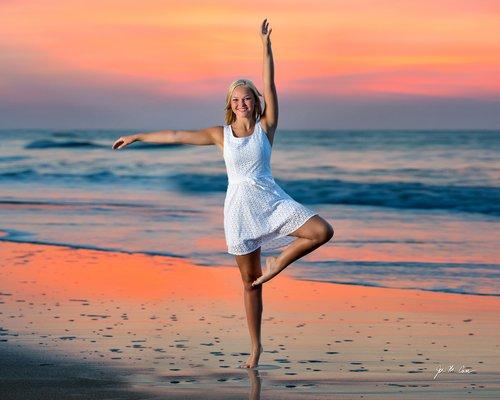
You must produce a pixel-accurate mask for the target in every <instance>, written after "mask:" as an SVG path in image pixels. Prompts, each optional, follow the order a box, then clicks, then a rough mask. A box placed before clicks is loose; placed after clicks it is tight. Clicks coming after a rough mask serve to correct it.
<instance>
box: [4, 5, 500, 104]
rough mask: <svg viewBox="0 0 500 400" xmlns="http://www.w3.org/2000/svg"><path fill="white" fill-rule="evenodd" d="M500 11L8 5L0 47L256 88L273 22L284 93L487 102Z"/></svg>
mask: <svg viewBox="0 0 500 400" xmlns="http://www.w3.org/2000/svg"><path fill="white" fill-rule="evenodd" d="M499 11H500V4H499V3H498V2H496V1H475V2H470V1H467V0H453V1H451V0H446V1H441V2H431V1H423V2H415V1H401V2H396V3H395V2H393V1H389V0H385V1H378V2H376V4H374V3H371V2H370V3H367V2H366V1H352V2H345V1H330V0H328V1H315V2H310V1H303V0H300V1H286V2H285V1H270V2H269V1H262V0H258V1H253V2H251V3H247V4H242V5H238V7H235V6H231V7H229V6H228V4H227V3H226V2H222V1H208V2H203V4H202V5H200V3H199V2H195V1H182V2H181V1H166V2H165V1H148V2H147V3H146V4H141V5H140V4H139V3H138V2H136V1H131V0H108V1H105V2H102V1H96V0H87V1H82V0H67V1H65V2H60V1H54V0H53V1H44V2H37V1H34V0H33V1H28V0H26V1H8V2H2V4H1V5H0V13H1V15H3V16H4V17H3V18H2V21H0V22H1V24H0V46H1V47H5V46H8V48H10V49H14V50H15V51H14V52H13V53H8V54H19V52H22V53H26V54H29V53H35V54H43V56H44V57H43V58H44V59H45V60H46V62H47V65H40V64H36V65H29V66H25V68H28V69H30V70H31V71H32V73H33V74H37V73H38V71H40V70H44V68H47V66H48V65H50V66H51V68H53V69H54V72H56V71H61V70H65V71H71V72H73V73H75V72H76V73H78V72H79V71H81V72H82V73H85V74H86V75H88V74H89V73H95V74H96V76H97V75H99V76H102V75H103V74H104V75H106V74H109V75H110V76H116V77H117V78H119V79H120V80H121V79H128V80H129V81H130V82H140V81H141V80H144V79H146V80H148V79H149V80H155V81H159V82H162V81H164V82H165V85H161V84H159V85H158V88H157V89H156V90H157V91H158V92H159V93H164V94H180V95H187V96H196V95H198V94H201V95H206V94H210V93H214V92H219V91H221V90H225V89H226V87H227V84H228V83H229V82H230V81H231V80H232V79H235V78H236V77H240V76H245V77H249V78H251V79H255V80H256V81H257V83H260V76H261V68H262V66H261V64H262V61H261V57H262V50H261V45H260V42H259V34H258V33H259V32H258V29H259V24H260V22H261V20H262V19H263V18H265V17H267V18H269V20H270V21H271V25H272V27H273V33H272V38H273V49H274V55H275V63H276V80H277V84H278V87H279V90H280V91H281V92H285V93H294V92H296V93H306V94H307V93H309V94H311V93H317V91H318V90H319V91H320V92H321V93H324V94H336V93H341V94H345V95H360V94H364V95H370V94H372V93H385V92H386V93H400V94H418V95H422V94H424V95H430V96H464V95H465V96H476V97H477V96H479V97H481V96H491V95H492V94H493V95H498V93H499V92H500V79H499V78H500V76H499V75H500V74H499V73H498V72H496V71H500V68H499V67H500V57H499V54H500V41H498V40H497V38H498V37H500V27H499V24H498V21H497V18H496V15H498V12H499ZM4 57H5V58H7V57H8V55H5V56H4ZM4 57H3V58H4ZM28 58H29V57H28ZM17 62H18V64H19V63H22V62H23V59H19V60H17ZM5 72H8V71H4V78H3V79H6V80H8V79H9V75H8V73H7V74H5ZM325 82H326V83H325ZM193 83H196V84H195V85H193Z"/></svg>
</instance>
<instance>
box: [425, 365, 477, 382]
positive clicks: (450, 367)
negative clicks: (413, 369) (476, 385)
mask: <svg viewBox="0 0 500 400" xmlns="http://www.w3.org/2000/svg"><path fill="white" fill-rule="evenodd" d="M443 372H444V373H446V372H448V373H458V374H470V373H471V372H474V370H473V369H471V368H469V367H466V366H465V365H461V366H460V368H458V370H455V366H454V365H453V364H452V365H448V368H447V369H446V368H444V367H443V366H442V365H441V364H440V365H439V366H438V367H437V368H436V375H434V379H436V377H437V376H438V375H439V374H442V373H443Z"/></svg>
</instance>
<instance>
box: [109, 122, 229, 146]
mask: <svg viewBox="0 0 500 400" xmlns="http://www.w3.org/2000/svg"><path fill="white" fill-rule="evenodd" d="M222 130H223V127H222V126H220V125H219V126H212V127H210V128H205V129H201V130H199V131H174V130H165V131H158V132H150V133H136V134H134V135H128V136H122V137H120V138H118V139H117V140H116V141H115V142H114V143H113V149H115V150H116V149H122V148H124V147H125V146H128V145H129V144H132V143H134V142H147V143H163V144H172V143H181V144H196V145H209V144H216V145H221V138H222V134H221V133H222Z"/></svg>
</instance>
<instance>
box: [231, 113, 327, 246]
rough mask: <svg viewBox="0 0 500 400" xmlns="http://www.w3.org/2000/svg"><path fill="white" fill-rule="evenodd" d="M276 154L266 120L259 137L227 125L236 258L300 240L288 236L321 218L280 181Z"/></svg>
mask: <svg viewBox="0 0 500 400" xmlns="http://www.w3.org/2000/svg"><path fill="white" fill-rule="evenodd" d="M271 150H272V147H271V143H270V142H269V139H268V137H267V134H266V133H265V132H264V130H263V129H262V126H261V124H260V121H259V122H257V123H256V124H255V129H254V131H253V133H252V134H251V135H250V136H245V137H236V136H234V134H233V130H232V128H231V125H224V148H223V156H224V162H225V164H226V170H227V176H228V187H227V192H226V198H225V201H224V233H225V236H226V243H227V248H228V253H230V254H234V255H243V254H248V253H251V252H252V251H254V250H256V249H257V248H259V247H261V250H262V251H271V250H276V249H278V248H281V247H283V246H286V245H288V244H290V243H291V242H292V241H293V240H294V239H295V238H294V237H292V236H287V235H289V234H290V233H292V232H294V231H295V230H297V229H298V228H300V227H301V226H302V225H303V224H304V223H305V222H306V221H307V220H308V219H310V218H311V217H313V216H314V215H317V213H315V212H314V211H312V210H310V209H309V208H307V207H305V206H303V205H302V204H300V203H298V202H297V201H295V200H294V199H292V198H291V197H290V196H289V195H288V194H287V193H286V192H285V191H284V190H283V189H282V188H281V187H279V186H278V184H277V183H276V182H275V181H274V178H273V177H272V175H271Z"/></svg>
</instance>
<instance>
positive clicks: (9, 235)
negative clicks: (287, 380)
mask: <svg viewBox="0 0 500 400" xmlns="http://www.w3.org/2000/svg"><path fill="white" fill-rule="evenodd" d="M2 234H4V235H3V236H0V243H2V242H7V243H20V244H23V243H25V244H33V245H43V246H54V247H62V248H71V249H74V250H94V251H101V252H108V253H116V254H127V255H133V254H139V255H145V256H159V257H172V258H178V259H181V260H189V258H188V257H186V256H183V255H180V254H175V253H169V252H165V253H163V252H156V251H127V250H122V249H112V248H106V247H98V246H92V245H88V246H86V245H75V244H68V243H53V242H44V241H27V240H26V241H24V240H12V236H13V235H12V233H10V232H8V231H6V230H0V235H2ZM193 264H194V265H196V266H204V267H213V268H219V267H216V266H212V265H208V264H200V263H196V262H193ZM223 267H227V266H223ZM290 278H292V279H294V280H298V281H302V282H318V283H327V284H335V285H353V286H363V287H374V288H381V289H396V290H411V291H413V290H415V291H423V292H434V293H447V294H458V295H466V296H491V297H499V298H500V294H498V293H470V292H461V291H458V290H453V289H446V290H445V289H426V288H415V287H391V286H383V285H380V284H377V283H373V284H371V283H360V282H341V281H332V280H328V279H326V280H320V279H312V278H300V277H290Z"/></svg>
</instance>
